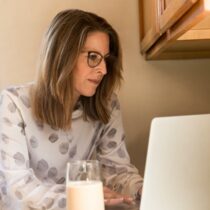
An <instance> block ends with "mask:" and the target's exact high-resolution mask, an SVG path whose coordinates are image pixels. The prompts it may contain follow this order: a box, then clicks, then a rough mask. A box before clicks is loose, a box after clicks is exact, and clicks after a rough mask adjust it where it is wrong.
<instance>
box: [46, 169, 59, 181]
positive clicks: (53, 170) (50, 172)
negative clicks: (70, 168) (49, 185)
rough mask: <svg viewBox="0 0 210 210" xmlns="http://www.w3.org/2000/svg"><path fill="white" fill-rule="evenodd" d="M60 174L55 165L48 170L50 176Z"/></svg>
mask: <svg viewBox="0 0 210 210" xmlns="http://www.w3.org/2000/svg"><path fill="white" fill-rule="evenodd" d="M57 174H58V170H57V169H56V168H55V167H52V168H50V169H49V170H48V177H49V178H51V179H52V178H55V177H56V176H57Z"/></svg>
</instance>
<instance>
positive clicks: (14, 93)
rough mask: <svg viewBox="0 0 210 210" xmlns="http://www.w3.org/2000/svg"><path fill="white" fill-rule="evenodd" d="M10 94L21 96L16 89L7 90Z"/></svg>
mask: <svg viewBox="0 0 210 210" xmlns="http://www.w3.org/2000/svg"><path fill="white" fill-rule="evenodd" d="M7 90H8V91H9V92H10V93H12V94H13V95H14V96H19V94H18V92H17V90H16V89H15V88H8V89H7Z"/></svg>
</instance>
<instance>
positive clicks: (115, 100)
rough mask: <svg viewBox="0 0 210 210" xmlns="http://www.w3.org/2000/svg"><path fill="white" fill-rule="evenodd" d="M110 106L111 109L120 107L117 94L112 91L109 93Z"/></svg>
mask: <svg viewBox="0 0 210 210" xmlns="http://www.w3.org/2000/svg"><path fill="white" fill-rule="evenodd" d="M110 106H111V109H112V110H113V109H115V108H116V109H118V110H119V109H120V102H119V99H118V96H117V94H116V93H112V95H111V98H110Z"/></svg>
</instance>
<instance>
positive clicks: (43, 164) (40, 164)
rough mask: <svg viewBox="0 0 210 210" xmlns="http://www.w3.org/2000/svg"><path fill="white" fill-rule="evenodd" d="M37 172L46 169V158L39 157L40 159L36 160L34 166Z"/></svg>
mask: <svg viewBox="0 0 210 210" xmlns="http://www.w3.org/2000/svg"><path fill="white" fill-rule="evenodd" d="M36 169H37V170H38V171H39V172H42V173H43V172H45V171H46V170H47V169H48V163H47V161H46V160H44V159H41V160H40V161H38V163H37V168H36Z"/></svg>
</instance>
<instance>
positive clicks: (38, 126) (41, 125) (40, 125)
mask: <svg viewBox="0 0 210 210" xmlns="http://www.w3.org/2000/svg"><path fill="white" fill-rule="evenodd" d="M35 123H36V126H37V128H38V129H39V130H43V129H44V125H43V124H42V123H40V122H38V121H35Z"/></svg>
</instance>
